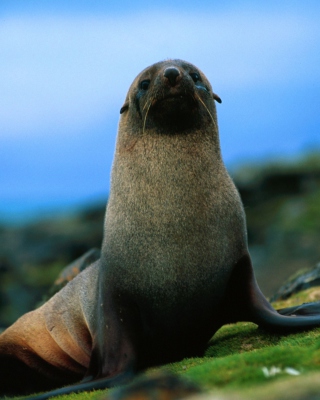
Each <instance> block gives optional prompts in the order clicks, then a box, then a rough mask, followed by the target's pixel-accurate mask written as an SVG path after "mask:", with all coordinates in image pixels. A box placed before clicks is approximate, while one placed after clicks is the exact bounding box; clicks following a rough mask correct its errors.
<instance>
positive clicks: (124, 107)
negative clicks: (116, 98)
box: [120, 103, 129, 114]
mask: <svg viewBox="0 0 320 400" xmlns="http://www.w3.org/2000/svg"><path fill="white" fill-rule="evenodd" d="M128 108H129V103H124V105H123V106H122V107H121V108H120V114H122V113H123V112H125V111H127V109H128Z"/></svg>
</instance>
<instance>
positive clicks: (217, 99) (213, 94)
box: [212, 92, 222, 104]
mask: <svg viewBox="0 0 320 400" xmlns="http://www.w3.org/2000/svg"><path fill="white" fill-rule="evenodd" d="M212 97H213V98H214V100H215V101H217V102H218V103H220V104H221V103H222V100H221V99H220V97H219V96H218V95H217V94H215V93H213V92H212Z"/></svg>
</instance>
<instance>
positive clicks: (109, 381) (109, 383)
mask: <svg viewBox="0 0 320 400" xmlns="http://www.w3.org/2000/svg"><path fill="white" fill-rule="evenodd" d="M132 377H133V373H131V372H130V371H127V372H124V373H122V374H119V375H117V376H116V377H114V378H101V379H96V380H94V381H88V382H80V383H78V384H77V385H72V386H66V387H63V388H61V389H56V390H52V391H51V392H47V393H43V394H39V395H37V396H32V397H31V398H32V400H47V399H50V398H52V397H56V396H62V395H65V394H70V393H80V392H84V391H92V390H98V389H107V388H112V387H115V386H119V385H124V384H126V383H128V382H129V381H130V380H131V379H132Z"/></svg>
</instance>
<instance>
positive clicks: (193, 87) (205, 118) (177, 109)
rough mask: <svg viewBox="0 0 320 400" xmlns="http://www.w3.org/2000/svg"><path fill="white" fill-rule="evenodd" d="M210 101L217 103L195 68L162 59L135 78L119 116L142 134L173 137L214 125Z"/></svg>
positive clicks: (203, 78)
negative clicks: (179, 133) (205, 125)
mask: <svg viewBox="0 0 320 400" xmlns="http://www.w3.org/2000/svg"><path fill="white" fill-rule="evenodd" d="M214 100H216V101H218V102H219V103H221V99H220V97H219V96H217V95H216V94H215V93H213V92H212V88H211V85H210V83H209V81H208V80H207V78H206V77H205V75H204V74H203V73H202V72H201V71H200V70H199V69H198V68H196V67H195V66H194V65H192V64H190V63H188V62H185V61H182V60H166V61H161V62H158V63H156V64H153V65H152V66H150V67H148V68H146V69H145V70H143V71H142V72H141V73H140V74H139V75H138V76H137V77H136V79H135V80H134V81H133V83H132V85H131V87H130V89H129V92H128V94H127V97H126V100H125V103H124V105H123V106H122V108H121V110H120V113H121V114H123V118H125V119H128V118H130V124H134V126H135V128H138V125H140V127H141V129H142V133H144V131H145V130H153V131H156V132H157V133H158V134H159V133H166V134H173V133H178V132H182V131H183V132H187V131H190V130H194V129H195V128H197V127H200V126H203V123H207V122H208V123H213V124H214V125H216V110H215V105H214ZM141 121H142V124H141ZM135 131H136V129H135Z"/></svg>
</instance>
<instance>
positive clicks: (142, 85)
mask: <svg viewBox="0 0 320 400" xmlns="http://www.w3.org/2000/svg"><path fill="white" fill-rule="evenodd" d="M149 85H150V79H145V80H144V81H142V82H140V89H142V90H148V88H149Z"/></svg>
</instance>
